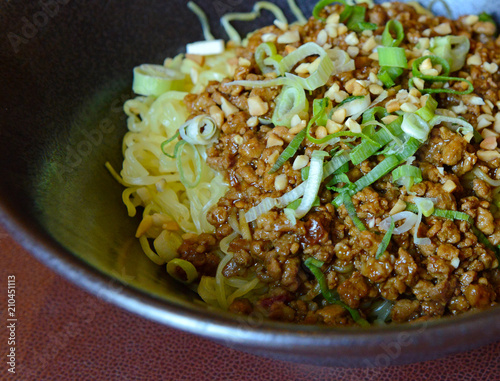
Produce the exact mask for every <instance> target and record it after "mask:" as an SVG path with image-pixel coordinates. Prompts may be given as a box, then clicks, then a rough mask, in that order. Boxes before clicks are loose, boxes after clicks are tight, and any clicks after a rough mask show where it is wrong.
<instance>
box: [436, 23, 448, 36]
mask: <svg viewBox="0 0 500 381" xmlns="http://www.w3.org/2000/svg"><path fill="white" fill-rule="evenodd" d="M434 32H436V33H437V34H440V35H442V36H446V35H447V34H451V26H450V24H449V23H442V24H439V25H438V26H436V27H435V28H434Z"/></svg>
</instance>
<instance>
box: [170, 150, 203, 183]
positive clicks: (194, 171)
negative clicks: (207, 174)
mask: <svg viewBox="0 0 500 381" xmlns="http://www.w3.org/2000/svg"><path fill="white" fill-rule="evenodd" d="M178 146H179V147H178V149H177V152H175V153H174V154H175V156H176V158H175V160H176V161H175V165H176V167H177V170H178V171H179V177H180V180H181V183H182V185H184V186H185V187H186V188H189V189H191V188H194V187H196V186H198V184H199V183H200V180H201V155H200V153H199V152H198V150H197V149H196V147H195V146H194V145H193V144H190V143H188V142H186V141H184V140H182V141H180V142H179V143H178ZM186 146H187V147H188V148H190V149H192V150H193V153H194V155H189V157H192V156H194V163H192V164H191V163H189V162H186V159H185V158H184V156H183V155H182V154H183V152H184V150H185V148H186ZM176 148H177V147H176ZM188 174H190V176H189V177H191V179H188Z"/></svg>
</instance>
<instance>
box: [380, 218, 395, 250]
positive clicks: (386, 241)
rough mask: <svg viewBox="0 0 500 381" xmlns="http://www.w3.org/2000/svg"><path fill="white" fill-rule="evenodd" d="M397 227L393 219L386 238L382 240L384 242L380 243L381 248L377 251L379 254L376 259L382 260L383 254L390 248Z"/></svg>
mask: <svg viewBox="0 0 500 381" xmlns="http://www.w3.org/2000/svg"><path fill="white" fill-rule="evenodd" d="M395 227H396V224H395V223H394V219H393V218H392V217H391V224H390V225H389V230H387V232H386V233H385V235H384V238H382V242H380V246H379V247H378V249H377V253H376V254H375V259H380V257H381V256H382V254H384V252H385V251H386V250H387V247H388V246H389V243H390V242H391V238H392V233H393V232H394V228H395Z"/></svg>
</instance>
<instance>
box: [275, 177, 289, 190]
mask: <svg viewBox="0 0 500 381" xmlns="http://www.w3.org/2000/svg"><path fill="white" fill-rule="evenodd" d="M287 185H288V178H287V177H286V175H285V174H281V175H278V176H276V178H275V179H274V188H275V189H276V190H277V191H282V190H285V189H286V187H287Z"/></svg>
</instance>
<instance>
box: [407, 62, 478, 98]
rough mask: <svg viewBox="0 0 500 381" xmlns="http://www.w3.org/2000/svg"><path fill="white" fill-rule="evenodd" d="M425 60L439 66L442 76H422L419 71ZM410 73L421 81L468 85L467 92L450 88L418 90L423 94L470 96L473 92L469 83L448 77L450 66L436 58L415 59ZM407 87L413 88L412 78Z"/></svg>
mask: <svg viewBox="0 0 500 381" xmlns="http://www.w3.org/2000/svg"><path fill="white" fill-rule="evenodd" d="M426 59H430V60H431V62H432V64H433V65H441V67H442V68H443V75H437V76H433V75H424V74H422V72H421V71H420V65H421V64H422V62H424V61H425V60H426ZM412 73H413V77H414V78H420V79H423V80H424V81H429V82H450V81H458V82H465V83H467V84H468V88H467V90H464V91H458V90H453V89H451V88H441V89H433V88H426V89H421V90H420V92H421V93H423V94H434V93H436V94H437V93H448V94H456V95H465V94H470V93H472V92H473V91H474V86H473V85H472V83H471V82H470V81H468V80H466V79H463V78H459V77H448V74H449V73H450V64H449V63H448V61H447V60H445V59H444V58H441V57H438V56H424V57H420V58H418V59H416V60H415V61H413V68H412ZM409 85H410V86H415V85H414V80H413V78H411V79H410V82H409Z"/></svg>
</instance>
